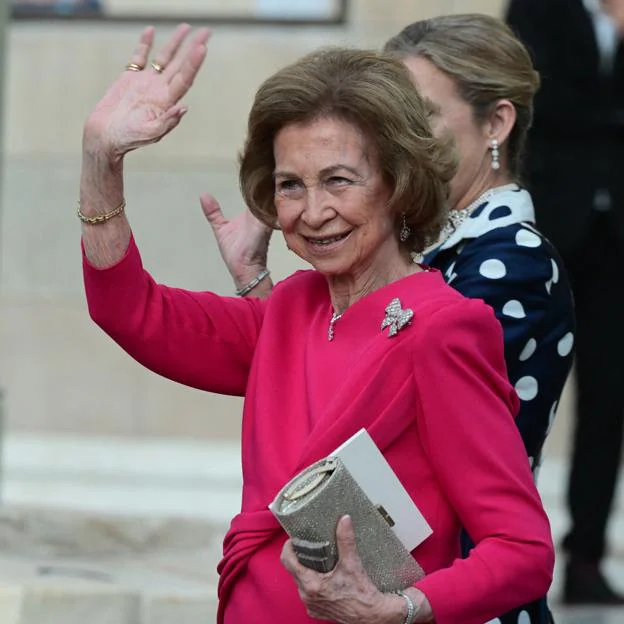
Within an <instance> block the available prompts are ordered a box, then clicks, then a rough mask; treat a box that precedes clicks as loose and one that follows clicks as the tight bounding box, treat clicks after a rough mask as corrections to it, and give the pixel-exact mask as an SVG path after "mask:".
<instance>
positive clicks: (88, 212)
mask: <svg viewBox="0 0 624 624" xmlns="http://www.w3.org/2000/svg"><path fill="white" fill-rule="evenodd" d="M123 201H124V181H123V159H121V158H119V159H114V158H111V157H110V156H107V155H106V154H105V153H104V152H103V151H102V150H100V149H97V148H92V147H90V146H89V145H85V146H84V148H83V159H82V172H81V179H80V211H81V213H82V214H83V215H84V216H86V217H95V216H99V215H103V214H107V213H110V212H112V211H114V210H115V209H116V208H117V207H119V206H120V205H121V203H122V202H123ZM131 235H132V230H131V229H130V224H129V223H128V220H127V218H126V216H125V214H124V213H121V214H119V215H117V216H115V217H113V218H112V219H109V220H108V221H105V222H103V223H98V224H95V225H91V224H87V223H83V224H82V240H83V244H84V249H85V253H86V256H87V259H88V260H89V262H90V263H91V264H92V265H94V266H96V267H99V268H106V267H110V266H112V265H114V264H116V263H117V262H118V261H119V260H121V258H123V256H124V254H125V253H126V250H127V249H128V244H129V242H130V238H131Z"/></svg>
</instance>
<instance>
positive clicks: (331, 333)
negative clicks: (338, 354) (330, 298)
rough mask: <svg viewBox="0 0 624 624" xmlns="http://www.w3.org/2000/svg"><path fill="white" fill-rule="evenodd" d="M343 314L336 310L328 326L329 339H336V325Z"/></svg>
mask: <svg viewBox="0 0 624 624" xmlns="http://www.w3.org/2000/svg"><path fill="white" fill-rule="evenodd" d="M341 316H342V314H337V313H336V312H334V313H333V314H332V317H331V319H330V321H329V327H328V328H327V340H329V341H330V342H331V341H332V340H333V339H334V325H335V324H336V321H337V320H338V319H339V318H340V317H341Z"/></svg>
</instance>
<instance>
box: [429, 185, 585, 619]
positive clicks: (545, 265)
mask: <svg viewBox="0 0 624 624" xmlns="http://www.w3.org/2000/svg"><path fill="white" fill-rule="evenodd" d="M534 220H535V218H534V212H533V204H532V201H531V197H530V195H529V194H528V192H527V191H525V190H523V189H520V188H519V187H516V186H513V187H505V188H502V189H501V190H500V192H498V193H496V194H494V195H493V196H492V197H491V198H490V199H489V200H488V201H484V202H483V204H481V205H480V206H478V207H477V208H476V209H475V210H474V211H473V212H472V214H471V215H470V217H468V218H467V219H466V220H465V221H464V222H463V223H462V224H461V225H459V226H458V228H457V229H456V230H455V232H453V233H452V234H451V235H450V237H449V238H448V239H447V240H446V241H443V242H441V243H440V244H439V245H438V246H436V247H435V248H433V249H430V250H428V251H427V253H426V254H425V255H424V257H423V262H424V264H427V265H429V266H431V267H433V268H436V269H438V270H440V271H441V272H442V274H443V275H444V278H445V280H446V282H447V283H448V284H449V285H451V286H452V287H453V288H455V289H456V290H458V291H459V292H461V293H462V294H463V295H465V296H467V297H471V298H474V299H482V300H483V301H485V302H486V303H487V304H488V305H490V306H491V307H492V308H493V310H494V312H495V314H496V317H497V318H498V320H499V321H500V323H501V325H502V328H503V332H504V337H505V360H506V363H507V371H508V375H509V380H510V381H511V383H512V385H513V386H514V387H515V389H516V392H517V393H518V397H519V398H520V411H519V414H518V417H517V421H516V422H517V424H518V428H519V430H520V433H521V435H522V439H523V441H524V445H525V447H526V451H527V456H528V461H529V462H530V465H531V468H532V470H533V473H534V475H537V472H538V469H539V465H540V458H541V453H542V447H543V445H544V441H545V439H546V436H547V434H548V432H549V430H550V428H551V426H552V423H553V419H554V417H555V414H556V411H557V405H558V403H559V399H560V396H561V392H562V390H563V386H564V384H565V381H566V379H567V377H568V374H569V372H570V368H571V365H572V355H573V346H574V310H573V301H572V295H571V291H570V287H569V285H568V282H567V278H566V275H565V272H564V271H563V269H562V264H561V261H560V259H559V257H558V255H557V253H556V251H555V249H554V248H553V246H552V245H551V244H550V243H549V242H548V241H547V240H546V239H545V238H544V237H543V236H541V234H540V233H539V232H538V231H537V230H536V229H535V228H534V226H533V223H534ZM464 541H465V544H463V546H464V552H465V554H466V553H467V552H468V550H469V549H470V543H469V540H468V539H467V538H466V539H465V540H464ZM550 621H551V620H550V615H549V612H548V608H547V605H546V599H545V598H544V599H542V600H539V601H536V602H534V603H532V604H530V605H526V606H524V607H522V608H520V609H516V610H515V611H513V612H511V613H509V614H506V615H504V616H501V617H500V618H499V619H496V620H493V621H492V622H496V623H499V622H500V624H547V623H548V622H550Z"/></svg>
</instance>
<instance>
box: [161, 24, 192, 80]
mask: <svg viewBox="0 0 624 624" xmlns="http://www.w3.org/2000/svg"><path fill="white" fill-rule="evenodd" d="M190 32H191V26H190V25H189V24H180V25H179V26H178V27H177V28H176V29H175V31H174V32H173V34H172V35H171V37H169V41H167V43H166V44H165V46H164V47H163V48H162V49H161V50H159V51H158V53H157V54H156V56H155V57H154V59H153V61H152V63H153V65H152V67H153V68H154V70H155V71H159V68H161V69H160V71H159V73H160V72H162V73H164V74H166V73H167V71H168V68H169V67H170V65H171V62H172V61H173V59H174V58H175V56H176V54H178V51H179V50H180V47H181V46H182V44H183V43H184V40H185V39H186V38H187V37H188V34H189V33H190ZM154 66H155V67H154Z"/></svg>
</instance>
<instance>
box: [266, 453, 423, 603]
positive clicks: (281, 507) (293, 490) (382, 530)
mask: <svg viewBox="0 0 624 624" xmlns="http://www.w3.org/2000/svg"><path fill="white" fill-rule="evenodd" d="M271 510H272V511H273V513H274V514H275V516H276V518H277V519H278V521H279V522H280V524H281V525H282V526H283V527H284V529H285V531H286V532H287V533H288V535H289V536H290V537H291V540H292V546H293V548H294V550H295V552H296V554H297V558H298V559H299V562H300V563H301V564H302V565H304V566H306V567H308V568H311V569H313V570H315V571H317V572H329V571H331V570H333V568H334V566H335V565H336V562H337V560H338V549H337V545H336V527H337V525H338V521H339V519H340V518H341V517H342V516H345V515H349V516H350V517H351V520H352V522H353V529H354V532H355V541H356V545H357V551H358V553H359V557H360V559H361V561H362V565H363V567H364V570H365V571H366V573H367V574H368V577H369V578H370V579H371V581H372V582H373V584H374V585H375V586H376V587H377V589H379V590H380V591H381V592H391V591H397V590H402V589H405V588H406V587H409V586H410V585H413V584H414V582H416V581H417V580H418V579H420V578H421V577H422V576H423V575H424V573H423V571H422V569H421V567H420V566H419V565H418V563H417V562H416V560H415V559H414V558H413V557H412V556H411V554H410V553H409V552H408V551H407V549H406V548H405V546H403V544H402V543H401V541H400V540H399V538H398V537H397V536H396V535H395V534H394V532H393V531H392V528H391V523H392V519H391V518H389V517H388V516H387V514H386V515H384V511H383V510H382V509H379V508H378V507H376V506H375V504H374V503H373V502H372V501H371V500H370V499H369V498H368V497H367V496H366V495H365V494H364V492H363V491H362V489H361V488H360V487H359V485H358V484H357V482H356V481H355V480H354V479H353V477H352V476H351V474H350V473H349V471H348V470H347V468H346V467H345V465H344V463H343V462H342V461H341V460H340V459H339V458H338V457H329V458H326V459H323V460H321V461H319V462H316V463H315V464H313V465H312V466H310V467H309V468H307V469H306V470H304V471H303V472H301V473H300V474H299V475H297V476H296V477H295V478H294V479H292V480H291V481H290V482H289V483H287V484H286V486H284V488H283V489H282V490H281V492H280V493H279V494H278V495H277V497H276V499H275V502H274V503H273V505H272V506H271Z"/></svg>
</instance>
